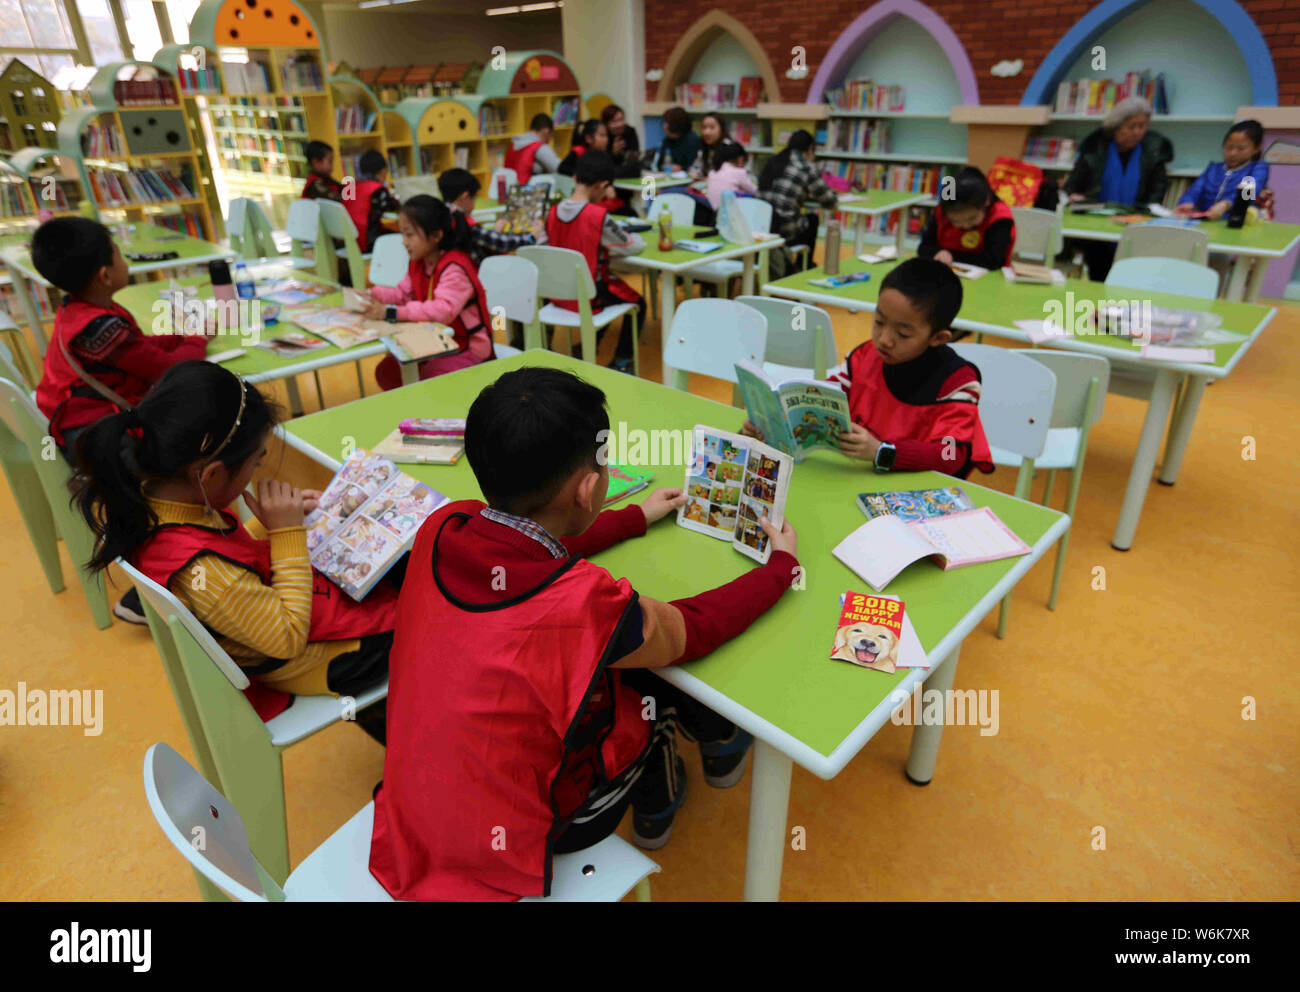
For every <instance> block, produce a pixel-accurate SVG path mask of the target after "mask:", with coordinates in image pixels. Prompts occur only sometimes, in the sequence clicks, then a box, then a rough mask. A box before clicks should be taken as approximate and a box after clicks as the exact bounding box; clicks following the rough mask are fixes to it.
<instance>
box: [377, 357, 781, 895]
mask: <svg viewBox="0 0 1300 992" xmlns="http://www.w3.org/2000/svg"><path fill="white" fill-rule="evenodd" d="M608 429H609V415H608V413H607V411H606V409H605V395H604V393H602V392H601V391H600V390H599V389H597V388H595V387H594V386H591V385H588V384H587V383H585V382H583V381H582V380H581V379H579V378H577V377H576V376H574V375H571V374H569V373H567V372H563V371H560V370H557V369H546V368H535V367H530V368H523V369H519V370H517V371H514V372H508V373H506V374H505V375H502V376H501V377H500V378H499V379H497V381H496V382H495V383H493V384H492V385H489V386H488V387H487V388H485V389H484V390H483V392H482V393H480V394H479V396H478V398H477V399H476V400H475V401H474V403H473V405H472V406H471V407H470V410H469V415H468V423H467V424H466V430H465V453H466V456H467V457H468V459H469V462H470V467H471V468H472V469H473V471H474V477H475V479H476V480H477V482H478V485H479V487H480V489H481V490H482V491H483V494H484V495H485V496H486V498H487V502H486V503H484V502H482V501H479V500H472V499H471V500H461V501H459V502H454V503H451V504H448V505H447V506H445V507H443V508H442V509H440V510H439V511H438V512H436V513H434V515H433V516H431V517H430V518H429V519H428V520H427V521H425V523H424V526H423V527H422V528H421V530H420V533H419V535H418V536H417V537H416V540H415V546H414V547H413V548H412V551H411V559H410V563H409V565H408V568H407V572H406V580H405V583H404V586H403V592H402V597H401V600H400V602H399V603H398V619H397V633H396V638H395V640H394V646H393V653H392V660H391V664H390V682H389V696H388V714H389V717H388V720H389V746H388V752H387V758H386V760H385V764H384V780H383V783H382V785H381V786H380V788H379V789H378V790H377V792H376V795H375V821H374V831H373V834H372V840H371V849H370V870H371V873H372V874H373V875H374V876H375V878H376V879H378V880H379V881H380V883H381V884H382V885H383V886H384V888H385V889H386V890H387V891H388V892H389V893H391V894H392V895H393V896H395V897H397V898H399V899H436V900H469V899H472V900H494V901H510V900H515V899H518V898H520V897H521V896H536V895H545V894H547V893H549V891H550V885H551V864H552V858H553V857H554V856H555V855H556V854H560V853H564V852H568V851H576V850H580V849H582V848H585V847H588V846H590V845H592V844H594V843H596V842H598V841H599V840H601V839H603V838H604V837H606V836H608V835H609V834H610V833H611V832H612V831H613V830H614V829H615V827H617V826H618V823H619V821H620V820H621V819H622V817H623V813H624V812H625V810H626V809H627V807H628V805H629V804H630V805H631V806H632V808H633V811H634V818H633V839H634V840H635V841H636V843H638V844H639V845H641V846H642V847H647V848H657V847H661V846H662V845H663V844H664V843H665V842H666V841H667V839H668V836H669V833H670V830H671V826H672V821H673V816H674V814H675V813H676V810H677V808H678V807H679V806H680V804H681V802H682V799H683V797H684V796H685V784H686V770H685V765H684V763H683V762H682V760H681V759H680V758H678V757H677V755H676V751H675V745H674V741H675V726H676V724H677V721H678V720H680V722H681V726H682V729H683V731H684V732H689V733H690V734H691V736H692V737H693V738H694V739H696V740H698V741H700V750H701V753H702V755H703V760H704V774H705V778H706V780H707V781H709V783H710V784H711V785H714V786H716V787H720V788H725V787H727V786H730V785H733V784H735V782H736V781H738V780H739V778H740V777H741V774H742V773H743V770H744V766H745V764H746V755H747V754H748V749H749V745H750V743H751V742H752V738H751V737H750V735H749V734H747V733H745V732H744V731H742V730H739V729H738V728H736V727H735V726H734V725H733V724H731V723H730V722H729V721H727V720H724V719H722V718H720V717H718V716H717V714H715V713H713V712H711V711H709V710H707V709H705V708H703V707H701V706H699V705H698V704H695V703H693V702H692V701H691V700H690V699H689V698H688V697H686V696H685V695H683V694H681V693H679V692H677V691H676V690H674V689H673V688H672V687H671V686H669V685H668V684H667V683H666V682H664V681H662V680H661V679H659V678H657V677H655V676H654V675H652V674H651V673H648V672H640V673H638V672H636V671H635V670H636V669H646V668H661V667H664V666H667V665H673V664H679V663H681V662H684V661H689V660H691V659H694V658H699V657H701V656H703V655H706V654H708V653H709V652H710V651H712V650H713V649H714V648H716V647H718V646H719V645H721V644H723V643H724V642H726V641H728V640H730V639H731V638H733V637H736V636H737V635H739V634H740V633H742V632H743V631H744V630H745V629H746V628H747V627H748V626H749V625H750V624H751V623H753V622H754V621H755V620H756V619H757V618H758V617H759V616H761V615H762V614H763V613H764V612H765V611H766V610H768V609H770V608H771V607H772V606H773V605H775V604H776V602H777V600H779V599H780V598H781V595H782V594H783V593H784V592H785V590H786V589H787V588H788V587H789V586H790V584H791V580H792V576H793V574H794V569H795V567H796V565H797V562H796V559H795V544H796V539H795V534H794V531H793V529H791V528H790V526H789V525H788V524H787V525H785V527H784V528H782V529H781V530H777V529H776V528H775V527H773V526H772V525H771V523H770V522H767V526H766V533H767V535H768V537H769V539H770V541H771V544H772V547H773V552H772V557H771V559H770V560H769V561H768V563H767V565H765V566H763V567H761V568H755V569H753V570H751V571H750V572H748V573H746V574H745V575H742V576H741V577H740V578H738V579H735V580H733V581H732V582H729V583H727V584H726V585H724V586H720V587H718V588H717V589H713V590H710V591H708V592H704V593H701V594H699V595H697V596H693V597H691V598H689V599H683V600H677V601H675V602H671V603H663V602H659V601H658V600H653V599H650V598H649V597H646V596H638V594H637V592H636V590H634V589H633V588H632V586H631V584H630V583H629V582H628V581H627V580H626V579H616V578H614V576H612V575H610V574H609V572H607V571H605V569H603V568H601V567H600V566H599V565H595V564H593V563H591V562H590V561H588V560H586V557H585V556H587V555H591V554H595V553H596V552H598V551H601V550H602V549H604V548H607V547H610V546H611V545H613V544H615V543H617V542H619V541H623V540H627V539H630V538H635V537H639V536H641V535H642V534H644V533H645V532H646V528H647V527H648V526H649V525H650V524H653V523H655V522H656V521H658V520H661V519H663V518H664V517H666V516H668V515H669V514H670V513H671V512H672V511H674V510H675V509H676V508H677V507H678V506H680V505H681V504H682V503H683V502H684V500H685V494H684V493H682V491H681V490H680V489H659V490H656V491H654V492H653V493H651V494H650V495H649V496H648V497H647V498H646V500H645V502H644V503H642V504H641V505H639V506H629V507H626V508H624V509H621V510H606V511H604V512H602V511H601V505H602V503H603V502H604V500H605V497H606V490H607V487H608V484H609V472H608V468H607V466H605V465H603V464H601V462H602V459H601V457H600V447H601V446H600V443H599V438H600V437H602V436H607V434H606V435H602V434H601V432H602V431H608ZM646 696H650V697H653V698H654V702H655V705H654V707H653V709H652V710H651V709H650V708H649V706H648V700H645V699H644V697H646ZM431 713H436V714H437V718H436V719H430V714H431ZM502 838H504V840H505V843H501V842H500V840H501V839H502Z"/></svg>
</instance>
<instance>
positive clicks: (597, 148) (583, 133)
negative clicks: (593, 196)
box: [557, 117, 636, 217]
mask: <svg viewBox="0 0 1300 992" xmlns="http://www.w3.org/2000/svg"><path fill="white" fill-rule="evenodd" d="M608 151H609V131H608V129H607V128H606V127H605V123H604V121H602V120H600V119H598V118H595V117H593V118H592V119H591V120H589V121H586V122H585V123H584V124H583V125H582V127H580V128H578V129H577V130H576V131H575V132H574V134H573V149H572V150H571V151H570V152H569V154H568V155H566V156H565V157H564V161H563V162H561V163H560V167H559V169H558V170H557V171H558V172H559V174H560V175H562V176H572V175H575V174H576V173H577V171H578V162H579V160H580V159H581V158H582V156H584V155H586V154H587V152H604V153H606V154H608ZM610 161H611V162H612V161H613V158H612V157H611V158H610ZM615 174H616V175H617V166H615ZM601 206H603V207H604V208H605V209H606V210H607V211H608V212H609V213H611V214H616V215H618V216H622V217H635V216H636V211H635V210H633V209H632V208H631V207H630V206H629V205H628V203H627V202H626V201H625V200H624V199H623V198H622V197H620V196H619V195H618V193H617V191H616V190H615V189H614V187H613V186H612V185H611V186H610V188H609V192H608V193H606V194H605V199H604V200H603V201H602V202H601Z"/></svg>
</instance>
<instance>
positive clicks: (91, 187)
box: [58, 62, 217, 241]
mask: <svg viewBox="0 0 1300 992" xmlns="http://www.w3.org/2000/svg"><path fill="white" fill-rule="evenodd" d="M86 92H87V94H88V96H89V98H90V101H91V106H88V107H81V108H78V109H76V110H73V111H70V112H69V113H68V114H66V115H65V116H64V117H63V119H62V120H61V121H60V122H59V130H58V133H59V151H60V152H61V153H62V154H63V155H64V156H65V157H67V158H68V159H70V160H71V161H72V162H73V163H74V164H75V167H76V171H77V173H78V176H79V178H80V181H81V186H82V190H83V191H84V193H85V194H86V195H85V203H84V205H83V206H82V207H81V209H82V210H83V211H84V212H86V213H88V214H91V215H93V216H95V217H98V218H100V219H103V220H107V221H114V220H118V219H125V220H127V221H145V220H147V221H149V222H151V223H155V224H161V225H163V226H166V227H171V228H173V229H175V230H177V231H180V232H181V233H184V234H189V235H191V236H193V237H196V238H202V239H204V240H206V241H211V240H213V239H214V238H215V237H216V234H217V232H216V228H215V226H214V224H213V215H212V211H211V209H210V208H209V205H208V201H207V198H206V195H205V190H204V189H203V186H202V182H201V175H202V173H201V170H200V166H199V154H198V151H197V150H196V148H195V145H194V142H193V141H192V139H191V135H190V127H189V123H188V120H187V118H186V115H185V109H184V106H183V104H182V101H181V99H180V91H179V88H178V86H177V82H176V77H175V76H174V75H172V74H171V73H169V72H167V71H166V70H165V69H163V68H162V67H161V66H158V65H155V64H153V63H149V62H116V63H113V64H111V65H106V66H103V67H101V68H100V69H99V71H98V72H96V73H95V75H94V76H93V77H92V78H91V81H90V84H89V86H88V87H87V88H86Z"/></svg>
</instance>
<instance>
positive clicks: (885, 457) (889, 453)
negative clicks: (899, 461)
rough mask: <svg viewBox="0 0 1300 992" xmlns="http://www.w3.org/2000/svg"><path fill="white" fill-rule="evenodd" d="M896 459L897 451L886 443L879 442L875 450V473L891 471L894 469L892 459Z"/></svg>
mask: <svg viewBox="0 0 1300 992" xmlns="http://www.w3.org/2000/svg"><path fill="white" fill-rule="evenodd" d="M897 457H898V449H897V448H895V447H894V446H893V445H892V444H890V443H889V442H888V441H881V442H880V447H879V448H877V449H876V471H877V472H889V471H891V470H892V469H893V467H894V459H895V458H897Z"/></svg>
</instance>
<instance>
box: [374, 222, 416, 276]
mask: <svg viewBox="0 0 1300 992" xmlns="http://www.w3.org/2000/svg"><path fill="white" fill-rule="evenodd" d="M410 267H411V256H410V255H409V254H408V253H407V251H406V245H404V244H402V236H401V235H400V234H381V235H380V236H379V237H377V238H376V239H375V250H374V251H373V252H371V253H370V283H371V285H373V286H390V287H391V286H396V285H397V284H398V283H400V282H401V281H402V279H403V278H404V277H405V276H406V272H407V270H408V269H409V268H410Z"/></svg>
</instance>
